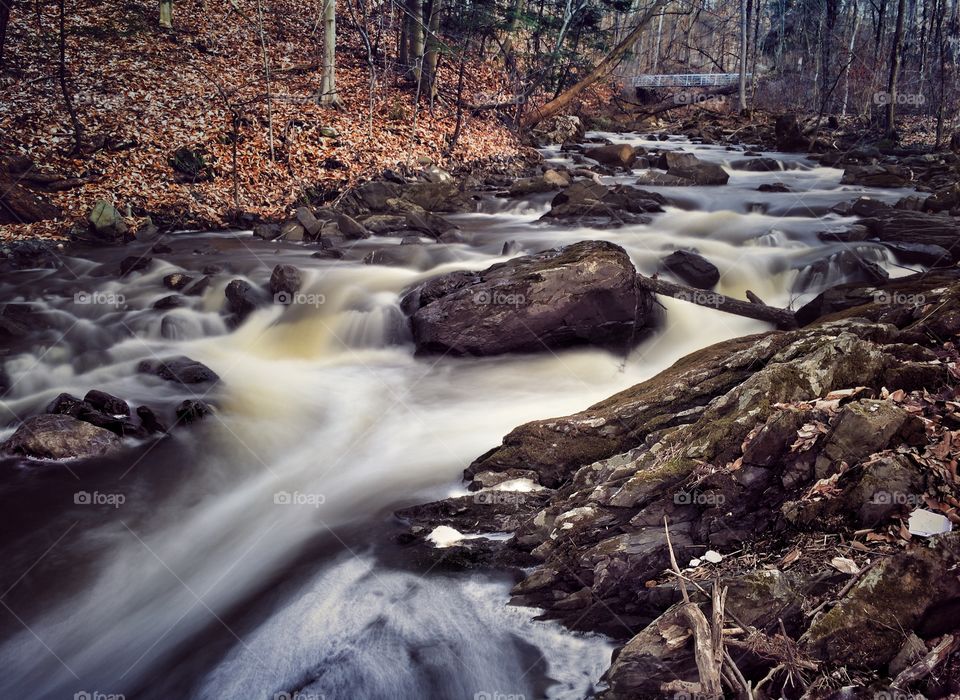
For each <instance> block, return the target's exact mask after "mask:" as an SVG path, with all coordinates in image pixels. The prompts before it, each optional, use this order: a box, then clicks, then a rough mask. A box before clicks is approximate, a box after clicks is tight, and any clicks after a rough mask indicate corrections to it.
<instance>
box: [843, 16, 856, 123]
mask: <svg viewBox="0 0 960 700" xmlns="http://www.w3.org/2000/svg"><path fill="white" fill-rule="evenodd" d="M852 6H853V29H852V30H851V31H850V45H849V46H848V47H847V69H846V70H847V73H846V75H844V77H843V112H842V114H843V116H847V105H848V104H849V102H850V64H851V63H852V62H853V50H854V48H856V45H857V29H859V28H860V8H859V7H858V6H857V0H853V3H852Z"/></svg>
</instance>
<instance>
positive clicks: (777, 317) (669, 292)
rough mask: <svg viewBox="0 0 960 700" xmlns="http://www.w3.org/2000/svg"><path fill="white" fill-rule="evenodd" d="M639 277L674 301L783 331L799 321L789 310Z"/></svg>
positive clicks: (650, 288)
mask: <svg viewBox="0 0 960 700" xmlns="http://www.w3.org/2000/svg"><path fill="white" fill-rule="evenodd" d="M637 277H638V278H639V280H640V284H641V285H643V286H644V287H646V288H647V289H649V290H650V291H653V292H656V293H657V294H664V295H666V296H671V297H673V298H674V299H681V300H682V301H689V302H690V303H692V304H697V305H699V306H707V307H710V308H713V309H719V310H720V311H724V312H726V313H728V314H735V315H737V316H745V317H746V318H754V319H757V320H758V321H766V322H767V323H772V324H773V325H775V326H776V327H777V328H779V329H781V330H793V329H794V328H796V327H797V320H796V318H794V314H793V312H792V311H790V310H789V309H778V308H776V307H775V306H767V305H765V304H757V303H751V302H749V301H743V300H740V299H731V298H730V297H727V296H724V295H723V294H718V293H717V292H710V291H706V290H703V289H694V288H692V287H684V286H683V285H681V284H674V283H673V282H667V281H666V280H662V279H658V278H654V277H644V276H643V275H638V276H637Z"/></svg>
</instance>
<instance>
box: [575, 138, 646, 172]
mask: <svg viewBox="0 0 960 700" xmlns="http://www.w3.org/2000/svg"><path fill="white" fill-rule="evenodd" d="M583 155H585V156H586V157H587V158H591V159H593V160H595V161H597V162H598V163H600V164H602V165H610V166H613V167H617V168H623V169H624V170H630V168H632V167H633V164H634V162H635V161H636V160H637V156H638V155H641V154H638V153H637V149H635V148H634V147H633V146H631V145H629V144H626V143H619V144H610V145H608V146H595V147H593V148H587V149H586V150H585V151H584V152H583Z"/></svg>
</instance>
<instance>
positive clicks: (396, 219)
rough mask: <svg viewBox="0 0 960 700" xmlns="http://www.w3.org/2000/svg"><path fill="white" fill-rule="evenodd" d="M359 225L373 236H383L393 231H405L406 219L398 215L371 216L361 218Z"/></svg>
mask: <svg viewBox="0 0 960 700" xmlns="http://www.w3.org/2000/svg"><path fill="white" fill-rule="evenodd" d="M360 224H361V225H362V226H363V228H365V229H366V230H368V231H370V232H371V233H372V234H374V235H375V236H385V235H387V234H389V233H393V232H394V231H405V230H407V217H406V216H402V215H399V214H371V215H370V216H365V217H363V219H361V220H360Z"/></svg>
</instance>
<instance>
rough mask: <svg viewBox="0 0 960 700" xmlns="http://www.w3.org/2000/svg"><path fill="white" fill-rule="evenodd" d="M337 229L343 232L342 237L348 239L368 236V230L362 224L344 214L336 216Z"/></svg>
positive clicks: (354, 239) (352, 239)
mask: <svg viewBox="0 0 960 700" xmlns="http://www.w3.org/2000/svg"><path fill="white" fill-rule="evenodd" d="M337 229H338V230H339V231H340V233H341V234H343V237H344V238H346V239H347V240H350V241H356V240H360V239H363V238H369V237H370V232H369V231H368V230H367V229H366V228H365V227H364V226H363V225H362V224H360V223H359V222H357V220H356V219H354V218H352V217H350V216H347V215H346V214H341V215H340V216H338V217H337Z"/></svg>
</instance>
